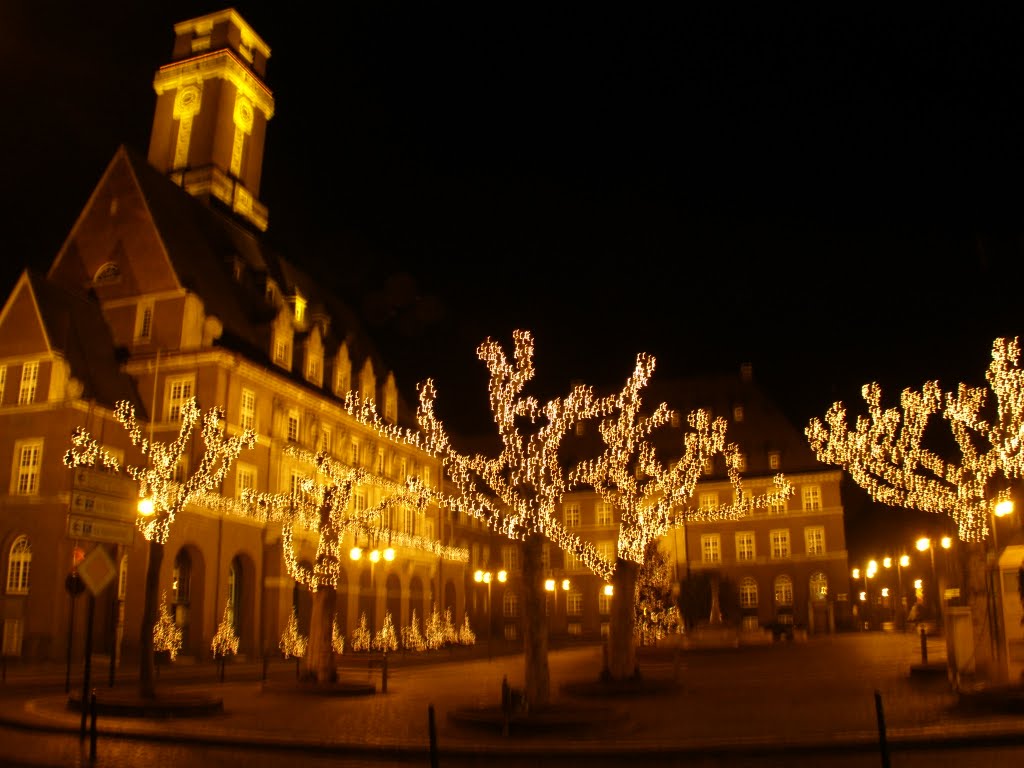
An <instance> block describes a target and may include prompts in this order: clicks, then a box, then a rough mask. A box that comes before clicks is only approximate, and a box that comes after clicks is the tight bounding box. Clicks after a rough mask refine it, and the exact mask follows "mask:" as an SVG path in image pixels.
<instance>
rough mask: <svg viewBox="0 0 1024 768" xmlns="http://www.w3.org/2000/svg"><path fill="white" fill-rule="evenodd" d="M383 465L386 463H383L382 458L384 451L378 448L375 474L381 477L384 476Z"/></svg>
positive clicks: (383, 457) (383, 459) (383, 458)
mask: <svg viewBox="0 0 1024 768" xmlns="http://www.w3.org/2000/svg"><path fill="white" fill-rule="evenodd" d="M385 463H386V462H385V456H384V449H383V448H378V449H377V474H378V475H383V474H384V466H385Z"/></svg>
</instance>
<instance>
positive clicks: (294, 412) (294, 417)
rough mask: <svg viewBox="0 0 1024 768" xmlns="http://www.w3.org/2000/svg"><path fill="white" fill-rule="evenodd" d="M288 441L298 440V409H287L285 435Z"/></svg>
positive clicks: (295, 441)
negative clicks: (286, 430) (286, 432)
mask: <svg viewBox="0 0 1024 768" xmlns="http://www.w3.org/2000/svg"><path fill="white" fill-rule="evenodd" d="M286 437H287V439H288V442H289V443H297V442H299V409H298V408H289V409H288V434H287V435H286Z"/></svg>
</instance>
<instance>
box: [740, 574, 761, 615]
mask: <svg viewBox="0 0 1024 768" xmlns="http://www.w3.org/2000/svg"><path fill="white" fill-rule="evenodd" d="M740 607H741V608H757V582H756V581H754V579H752V578H751V577H750V576H744V577H743V580H742V581H740Z"/></svg>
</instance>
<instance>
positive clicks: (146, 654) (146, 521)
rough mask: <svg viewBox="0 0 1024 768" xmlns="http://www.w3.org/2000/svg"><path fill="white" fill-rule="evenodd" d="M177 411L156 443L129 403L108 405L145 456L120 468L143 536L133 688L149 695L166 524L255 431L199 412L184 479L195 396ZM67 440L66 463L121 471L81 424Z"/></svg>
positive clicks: (221, 472)
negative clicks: (135, 489) (180, 472)
mask: <svg viewBox="0 0 1024 768" xmlns="http://www.w3.org/2000/svg"><path fill="white" fill-rule="evenodd" d="M177 415H178V417H179V418H180V420H181V426H180V428H179V430H178V436H177V439H175V440H174V441H173V442H170V443H162V442H154V441H153V440H152V439H147V438H145V437H143V432H142V426H141V425H140V424H139V422H138V421H137V420H136V418H135V406H134V405H132V404H131V403H130V402H128V401H127V400H122V401H120V402H119V403H118V404H117V407H116V408H115V410H114V418H115V419H116V420H117V421H118V423H120V424H121V426H122V427H124V429H125V430H126V431H127V432H128V436H129V438H130V439H131V442H132V445H135V446H138V448H139V451H140V452H141V454H142V455H143V456H144V457H145V458H146V459H147V461H146V464H145V466H142V465H136V466H133V465H127V466H126V467H124V469H123V471H124V472H125V473H126V474H128V475H129V476H130V477H132V478H133V479H134V480H135V481H136V482H137V483H138V485H139V499H140V504H139V517H138V518H137V520H136V523H137V527H138V528H139V530H140V531H141V532H142V535H143V536H144V537H145V538H146V540H147V541H148V542H149V555H148V559H147V565H146V589H145V595H144V601H143V607H142V629H141V633H140V652H139V694H140V696H141V697H142V698H149V699H151V698H154V697H155V696H156V667H155V663H156V662H155V658H154V656H153V653H154V648H153V630H154V628H155V627H156V625H157V620H158V616H157V613H158V605H159V591H160V587H159V585H160V567H161V565H162V563H163V557H164V545H165V544H166V543H167V537H168V535H169V534H170V529H171V525H172V523H173V522H174V519H175V517H176V515H177V513H178V512H179V511H180V510H182V509H184V508H185V507H186V506H188V505H189V504H190V503H191V502H192V501H193V500H195V499H198V498H200V497H202V496H203V495H204V494H207V493H210V492H212V491H213V490H214V489H216V488H218V487H220V485H221V483H222V482H223V480H224V476H225V475H226V474H227V471H228V469H229V468H230V466H231V464H232V462H234V461H235V459H237V458H238V455H239V454H240V453H241V452H242V450H243V449H245V448H251V447H252V446H253V445H255V444H256V433H255V432H254V431H253V430H251V429H247V430H245V431H243V432H242V434H240V435H235V436H233V437H231V438H228V439H226V440H225V439H224V430H223V427H222V426H221V420H222V419H223V418H224V411H223V409H222V408H220V407H215V408H211V409H210V410H209V411H208V412H207V413H206V415H205V416H203V417H202V439H203V444H204V446H205V449H204V451H203V455H202V457H201V458H200V460H199V462H198V465H197V467H196V470H195V471H194V472H193V473H192V474H191V476H189V477H188V478H187V479H185V480H184V481H179V480H175V471H176V469H177V468H178V467H179V466H180V465H181V458H182V457H183V456H184V455H185V453H186V451H187V449H188V447H189V445H190V444H191V443H192V435H193V432H194V430H195V426H196V424H197V423H198V422H199V421H200V417H201V414H200V411H199V407H198V406H197V405H196V400H195V398H194V397H193V398H188V399H187V400H185V401H184V402H183V403H182V404H181V408H180V411H179V412H178V414H177ZM71 443H72V447H71V448H69V449H68V451H67V452H66V453H65V454H64V464H65V465H66V466H68V467H71V468H74V467H78V466H90V467H91V466H96V465H97V464H99V465H100V466H103V467H106V468H107V469H110V470H113V471H117V472H120V471H122V468H121V466H120V462H119V460H118V458H117V457H116V456H114V455H113V454H111V453H109V452H108V451H107V450H106V449H104V448H103V446H102V445H101V444H100V442H99V441H98V440H96V439H95V438H93V437H92V435H90V434H89V432H88V431H86V430H85V429H84V428H82V427H78V428H77V429H76V430H75V432H74V434H73V435H72V438H71Z"/></svg>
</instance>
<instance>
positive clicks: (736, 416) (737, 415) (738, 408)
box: [732, 405, 743, 424]
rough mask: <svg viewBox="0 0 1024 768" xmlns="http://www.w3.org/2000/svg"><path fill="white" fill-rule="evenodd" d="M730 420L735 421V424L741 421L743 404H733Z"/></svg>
mask: <svg viewBox="0 0 1024 768" xmlns="http://www.w3.org/2000/svg"><path fill="white" fill-rule="evenodd" d="M732 420H733V421H735V422H736V423H737V424H738V423H740V422H741V421H743V406H742V405H734V406H733V407H732Z"/></svg>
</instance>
